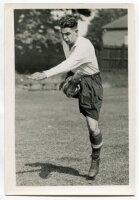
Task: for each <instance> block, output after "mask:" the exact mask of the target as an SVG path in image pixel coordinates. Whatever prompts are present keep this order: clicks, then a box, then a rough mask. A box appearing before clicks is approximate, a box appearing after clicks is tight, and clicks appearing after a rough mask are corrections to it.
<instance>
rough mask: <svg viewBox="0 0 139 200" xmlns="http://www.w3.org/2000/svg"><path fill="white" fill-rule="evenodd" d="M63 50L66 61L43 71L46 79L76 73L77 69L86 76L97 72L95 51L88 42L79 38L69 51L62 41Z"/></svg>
mask: <svg viewBox="0 0 139 200" xmlns="http://www.w3.org/2000/svg"><path fill="white" fill-rule="evenodd" d="M63 50H64V53H65V57H66V60H65V61H63V62H62V63H60V64H59V65H57V66H55V67H53V68H51V69H49V70H46V71H44V73H45V74H46V76H47V77H51V76H53V75H56V74H60V73H64V72H68V71H72V72H76V71H77V70H78V69H80V70H81V71H82V73H83V74H88V75H92V74H94V73H97V72H99V68H98V62H97V58H96V54H95V49H94V46H93V45H92V43H91V42H90V40H88V39H86V38H84V37H82V36H79V37H78V38H77V40H76V42H75V44H74V45H73V47H72V48H71V50H70V48H69V46H68V45H67V44H66V42H64V41H63Z"/></svg>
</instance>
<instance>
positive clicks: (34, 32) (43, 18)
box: [14, 9, 127, 74]
mask: <svg viewBox="0 0 139 200" xmlns="http://www.w3.org/2000/svg"><path fill="white" fill-rule="evenodd" d="M53 11H54V10H51V9H41V10H40V9H25V10H24V9H18V10H14V31H15V70H16V72H17V73H25V74H29V73H33V72H35V71H42V70H46V69H50V68H52V67H54V66H55V65H57V64H59V63H60V62H61V61H63V60H64V59H65V57H64V52H63V49H62V45H61V41H62V38H61V35H60V30H59V26H58V19H59V18H60V16H59V13H63V14H65V13H67V12H69V10H62V9H60V10H55V11H57V14H56V15H53ZM70 12H71V13H73V14H74V15H76V16H77V17H78V18H79V19H80V20H83V16H86V17H89V16H91V14H92V12H93V14H94V18H93V19H92V20H91V22H90V25H89V27H88V31H87V34H86V37H87V38H88V39H90V40H91V42H92V43H93V45H94V46H95V49H96V51H100V50H101V48H102V47H103V42H102V33H103V29H102V27H103V26H104V25H105V24H107V23H110V22H112V21H113V20H115V19H117V18H119V17H121V16H124V15H125V14H127V10H126V9H96V10H90V9H71V10H70Z"/></svg>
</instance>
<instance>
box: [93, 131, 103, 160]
mask: <svg viewBox="0 0 139 200" xmlns="http://www.w3.org/2000/svg"><path fill="white" fill-rule="evenodd" d="M90 141H91V146H92V158H94V159H97V158H99V156H100V151H101V147H102V145H103V141H102V134H101V132H100V133H99V134H98V135H95V136H94V135H93V134H91V133H90Z"/></svg>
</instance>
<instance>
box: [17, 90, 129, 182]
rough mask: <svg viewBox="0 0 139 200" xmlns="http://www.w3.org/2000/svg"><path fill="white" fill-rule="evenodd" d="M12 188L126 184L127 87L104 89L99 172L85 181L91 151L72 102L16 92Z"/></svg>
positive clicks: (54, 94)
mask: <svg viewBox="0 0 139 200" xmlns="http://www.w3.org/2000/svg"><path fill="white" fill-rule="evenodd" d="M15 116H16V119H15V126H16V133H15V140H16V141H15V142H16V183H17V185H20V186H56V185H61V186H62V185H127V184H128V183H129V141H128V97H127V88H109V89H105V90H104V102H103V106H102V109H101V115H100V123H99V126H100V128H101V130H102V134H103V140H104V146H103V148H102V153H101V164H100V172H99V174H98V175H97V177H96V178H95V180H88V179H87V173H88V170H89V167H90V161H91V158H90V154H91V146H90V142H89V134H88V130H87V126H86V121H85V118H84V117H83V116H82V114H80V113H79V109H78V102H77V100H76V99H69V98H67V97H66V96H64V94H62V92H58V91H34V92H33V91H26V90H23V89H19V88H16V115H15Z"/></svg>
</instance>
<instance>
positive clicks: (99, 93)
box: [78, 73, 103, 121]
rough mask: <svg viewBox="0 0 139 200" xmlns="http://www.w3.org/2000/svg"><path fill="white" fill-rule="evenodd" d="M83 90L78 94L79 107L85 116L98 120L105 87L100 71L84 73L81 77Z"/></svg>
mask: <svg viewBox="0 0 139 200" xmlns="http://www.w3.org/2000/svg"><path fill="white" fill-rule="evenodd" d="M80 86H81V90H80V92H79V94H78V99H79V109H80V112H81V113H82V114H83V115H84V116H85V117H87V116H89V117H91V118H93V119H95V120H97V121H98V119H99V113H100V108H101V105H102V99H103V87H102V80H101V76H100V73H96V74H94V75H84V76H83V77H82V79H81V83H80Z"/></svg>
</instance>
